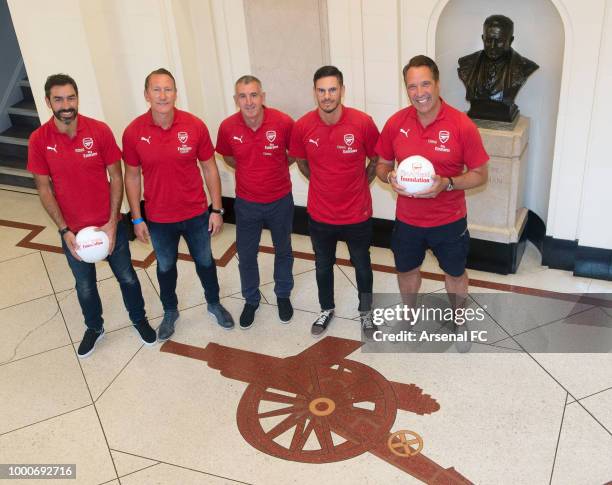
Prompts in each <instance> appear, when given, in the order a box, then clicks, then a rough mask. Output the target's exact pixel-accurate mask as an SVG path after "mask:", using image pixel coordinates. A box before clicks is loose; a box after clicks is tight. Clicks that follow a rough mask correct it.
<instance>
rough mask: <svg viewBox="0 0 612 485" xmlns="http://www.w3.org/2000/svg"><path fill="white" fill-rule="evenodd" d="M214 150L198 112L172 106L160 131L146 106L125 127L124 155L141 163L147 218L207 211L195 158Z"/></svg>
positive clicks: (174, 217)
mask: <svg viewBox="0 0 612 485" xmlns="http://www.w3.org/2000/svg"><path fill="white" fill-rule="evenodd" d="M214 153H215V150H214V148H213V145H212V142H211V141H210V135H209V134H208V128H206V125H205V124H204V122H203V121H202V120H200V119H199V118H197V117H196V116H194V115H192V114H190V113H187V112H185V111H181V110H179V109H175V110H174V120H173V121H172V125H171V126H170V127H169V128H168V129H167V130H164V129H163V128H162V127H161V126H157V125H156V124H155V123H153V116H152V115H151V111H150V110H149V111H148V112H146V113H145V114H143V115H141V116H139V117H138V118H136V119H135V120H134V121H132V122H131V123H130V124H129V125H128V127H127V128H126V129H125V131H124V132H123V160H124V161H125V163H127V164H128V165H132V166H134V167H138V166H140V167H141V168H142V176H143V179H144V200H145V211H146V214H147V219H150V220H152V221H153V222H180V221H184V220H186V219H190V218H192V217H195V216H199V215H200V214H203V213H204V212H205V211H206V208H207V207H208V202H207V200H206V194H205V192H204V185H203V183H202V175H201V172H200V167H199V166H198V160H200V161H205V160H209V159H210V158H211V157H212V156H213V155H214Z"/></svg>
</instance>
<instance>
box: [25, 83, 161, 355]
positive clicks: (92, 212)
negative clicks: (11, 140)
mask: <svg viewBox="0 0 612 485" xmlns="http://www.w3.org/2000/svg"><path fill="white" fill-rule="evenodd" d="M45 101H46V103H47V106H48V107H49V108H50V109H51V111H52V112H53V116H52V117H51V119H50V120H49V121H47V122H46V123H45V124H44V125H42V126H41V127H40V128H38V129H37V130H36V131H35V132H34V133H32V136H31V137H30V141H29V147H28V170H29V171H30V172H32V174H33V175H34V181H35V183H36V188H37V189H38V195H39V196H40V201H41V203H42V205H43V207H44V208H45V210H46V211H47V212H48V213H49V216H51V219H53V222H55V224H56V225H57V227H58V229H59V234H60V236H61V238H62V248H63V250H64V254H65V255H66V258H67V260H68V265H69V266H70V269H71V270H72V274H73V275H74V278H75V281H76V286H75V288H76V292H77V297H78V299H79V304H80V305H81V310H82V312H83V317H84V318H85V325H86V326H87V330H86V331H85V335H84V336H83V339H82V340H81V343H80V345H79V348H78V351H77V354H78V356H79V357H81V358H83V357H87V356H88V355H90V354H91V353H92V352H93V351H94V347H95V345H96V343H97V342H98V341H99V340H100V339H101V338H102V337H103V336H104V327H103V324H104V320H103V318H102V303H101V301H100V295H99V294H98V287H97V285H96V265H95V264H93V263H86V262H84V261H82V260H81V258H80V257H79V255H78V254H77V253H76V250H77V249H78V245H77V242H76V236H75V234H76V233H77V232H79V231H80V230H81V229H82V228H84V227H87V226H96V227H99V228H100V229H99V230H101V231H104V232H105V233H106V234H107V236H108V239H109V241H110V250H109V255H108V257H107V258H106V259H107V261H108V263H109V264H110V267H111V269H112V271H113V274H114V275H115V277H116V278H117V280H118V281H119V286H120V288H121V293H122V295H123V301H124V303H125V307H126V309H127V311H128V313H129V315H130V320H131V321H132V324H133V325H134V327H135V328H136V330H137V331H138V333H139V335H140V338H141V339H142V341H143V342H144V343H145V344H147V345H153V344H155V340H156V339H155V330H153V329H152V328H151V327H150V326H149V322H148V321H147V317H146V315H145V307H144V300H143V298H142V291H141V288H140V282H139V281H138V277H137V276H136V273H135V271H134V268H133V267H132V258H131V255H130V247H129V245H128V237H127V231H126V229H125V227H124V226H123V224H118V222H119V219H120V217H119V210H120V208H121V200H122V198H123V179H122V177H121V163H120V161H121V151H120V150H119V147H118V146H117V144H116V143H115V139H114V137H113V134H112V132H111V130H110V128H109V127H108V126H107V125H106V124H104V123H102V122H101V121H96V120H94V119H92V118H88V117H86V116H83V115H81V114H78V108H79V97H78V88H77V85H76V82H75V81H74V79H72V78H71V77H70V76H67V75H66V74H54V75H52V76H49V77H48V78H47V81H46V82H45ZM107 174H108V177H109V178H110V183H109V179H108V178H107Z"/></svg>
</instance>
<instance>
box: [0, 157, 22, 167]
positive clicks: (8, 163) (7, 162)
mask: <svg viewBox="0 0 612 485" xmlns="http://www.w3.org/2000/svg"><path fill="white" fill-rule="evenodd" d="M27 165H28V161H27V160H26V159H25V158H21V157H15V156H10V155H0V167H8V168H18V169H20V170H25V169H26V166H27Z"/></svg>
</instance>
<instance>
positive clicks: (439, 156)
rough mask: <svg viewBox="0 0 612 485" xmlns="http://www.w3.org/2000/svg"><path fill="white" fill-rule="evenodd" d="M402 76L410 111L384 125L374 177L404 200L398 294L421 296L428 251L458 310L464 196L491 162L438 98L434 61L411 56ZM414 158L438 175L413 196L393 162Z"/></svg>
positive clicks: (466, 122) (398, 233)
mask: <svg viewBox="0 0 612 485" xmlns="http://www.w3.org/2000/svg"><path fill="white" fill-rule="evenodd" d="M403 75H404V81H405V83H406V91H407V93H408V98H409V99H410V102H411V104H412V106H410V107H408V108H404V109H402V110H401V111H399V112H397V113H396V114H394V115H393V116H392V117H391V118H390V119H389V120H388V121H387V123H386V124H385V126H384V128H383V130H382V133H381V136H380V140H379V141H378V144H377V145H376V152H377V153H378V155H379V156H380V159H379V163H378V166H377V168H376V174H377V175H378V177H379V178H380V179H381V180H382V181H384V182H388V183H391V185H392V187H393V190H394V191H395V192H397V193H398V194H399V197H398V198H397V209H396V223H395V228H394V229H393V235H392V239H391V248H392V250H393V254H394V257H395V266H396V268H397V271H398V282H399V288H400V292H401V293H402V295H405V296H407V297H408V298H410V295H416V293H418V291H419V288H420V286H421V273H420V266H421V264H422V262H423V259H424V257H425V251H426V249H427V248H431V249H432V251H433V253H434V255H435V256H436V258H437V259H438V263H439V264H440V267H441V268H442V270H443V271H444V273H445V286H446V291H447V292H448V294H449V298H450V299H451V304H453V306H458V305H461V302H462V301H463V300H464V299H465V297H466V296H467V290H468V276H467V273H466V271H465V265H466V262H467V254H468V249H469V232H468V230H467V219H466V215H467V210H466V204H465V195H464V191H465V190H467V189H471V188H474V187H478V186H479V185H482V184H484V183H485V182H486V181H487V178H488V171H487V161H488V160H489V156H488V155H487V153H486V151H485V149H484V147H483V145H482V140H481V138H480V134H479V133H478V129H477V128H476V125H475V124H474V123H473V122H472V121H471V120H470V119H469V118H468V117H467V115H465V114H464V113H461V112H460V111H458V110H456V109H455V108H453V107H451V106H449V105H448V104H446V103H445V102H444V101H443V100H442V98H440V82H439V71H438V66H436V63H435V62H434V61H433V60H432V59H430V58H429V57H427V56H416V57H413V58H412V59H411V60H410V62H409V63H408V64H407V65H406V66H405V67H404V70H403ZM411 155H421V156H423V157H425V158H427V159H428V160H429V161H430V162H431V163H432V164H433V166H434V170H435V173H436V175H434V177H433V179H434V184H433V186H432V187H431V188H430V189H428V190H426V191H422V192H419V193H416V194H413V195H410V194H408V193H407V192H405V191H404V190H402V188H401V187H400V186H399V185H398V184H397V183H396V179H395V170H394V166H395V161H396V160H397V161H398V162H401V161H402V160H404V159H405V158H406V157H409V156H411ZM465 167H467V170H466V171H464V169H465Z"/></svg>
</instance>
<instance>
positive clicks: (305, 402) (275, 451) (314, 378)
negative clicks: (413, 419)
mask: <svg viewBox="0 0 612 485" xmlns="http://www.w3.org/2000/svg"><path fill="white" fill-rule="evenodd" d="M265 380H266V383H265V384H264V383H253V384H250V385H249V386H248V387H247V389H246V390H245V392H244V394H243V396H242V399H241V400H240V404H239V405H238V412H237V422H238V429H239V430H240V433H241V434H242V436H243V437H244V439H245V440H246V441H247V442H248V443H250V444H251V445H252V446H253V447H254V448H256V449H258V450H260V451H262V452H264V453H267V454H269V455H272V456H275V457H278V458H283V459H285V460H292V461H299V462H305V463H331V462H335V461H340V460H346V459H349V458H353V457H355V456H358V455H360V454H362V453H364V452H366V451H368V450H369V449H370V448H371V447H372V446H374V445H375V443H378V442H380V441H381V440H384V438H385V437H386V436H387V434H388V432H389V430H390V429H391V426H392V425H393V423H394V421H395V415H396V412H397V400H396V397H395V393H394V391H393V389H392V387H391V384H390V383H389V381H387V380H386V379H385V378H384V377H383V376H382V375H381V374H380V373H378V372H377V371H375V370H374V369H372V368H370V367H368V366H366V365H364V364H361V363H360V362H355V361H352V360H347V359H343V360H341V361H340V362H338V363H328V364H315V363H304V364H299V365H292V366H287V367H284V368H282V369H280V370H278V369H277V370H274V371H273V372H272V374H271V377H269V378H267V379H265ZM274 380H277V381H278V382H270V381H274ZM288 391H291V392H288ZM271 405H272V406H276V408H275V409H272V410H268V411H266V410H264V409H261V408H266V407H268V408H269V407H270V406H271ZM282 405H286V406H282ZM278 406H282V407H280V409H279V408H278ZM269 419H270V420H271V421H269ZM262 422H263V423H267V425H266V428H267V429H264V426H263V425H262ZM270 426H271V427H270ZM291 430H293V431H291ZM285 433H288V434H285ZM313 433H314V436H311V435H312V434H313ZM334 435H335V436H334ZM281 436H283V438H281V439H278V438H279V437H281ZM289 437H290V438H289ZM314 437H316V439H314V440H313V438H314ZM309 438H311V439H310V444H309V446H306V445H307V442H308V440H309ZM334 438H335V439H334ZM283 440H284V442H283ZM289 441H290V443H289ZM313 443H314V445H313Z"/></svg>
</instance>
